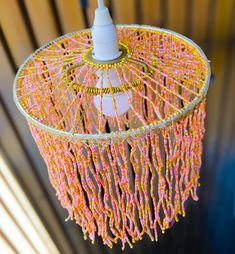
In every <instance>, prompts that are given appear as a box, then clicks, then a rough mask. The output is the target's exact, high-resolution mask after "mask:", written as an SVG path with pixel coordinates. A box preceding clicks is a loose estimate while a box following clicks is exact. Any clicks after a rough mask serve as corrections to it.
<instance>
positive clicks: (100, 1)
mask: <svg viewBox="0 0 235 254" xmlns="http://www.w3.org/2000/svg"><path fill="white" fill-rule="evenodd" d="M98 7H99V9H103V8H104V0H98Z"/></svg>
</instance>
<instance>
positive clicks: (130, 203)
mask: <svg viewBox="0 0 235 254" xmlns="http://www.w3.org/2000/svg"><path fill="white" fill-rule="evenodd" d="M204 118H205V100H204V101H203V102H201V104H200V105H199V107H197V108H195V109H194V111H193V112H192V113H191V114H189V115H188V116H186V117H185V118H183V119H181V120H180V121H179V122H175V123H172V125H171V126H167V127H165V128H163V129H161V130H158V131H152V132H151V133H150V134H149V135H143V136H139V137H136V138H133V139H132V140H131V141H128V142H127V141H122V142H120V143H113V144H112V143H111V144H108V145H107V144H104V145H102V144H98V145H94V144H89V143H88V144H86V145H84V143H73V142H68V141H65V140H60V139H59V138H58V137H55V136H53V135H51V134H49V133H48V132H46V131H44V130H41V129H40V128H38V127H36V126H34V125H32V124H30V128H31V131H32V133H33V136H34V138H35V141H36V143H37V145H38V147H39V150H40V152H41V155H42V156H43V158H44V160H45V162H46V164H47V167H48V172H49V176H50V180H51V183H52V185H53V186H54V188H55V190H56V193H57V196H58V198H59V200H60V202H61V204H62V206H63V207H64V208H66V209H67V210H68V213H69V218H70V219H72V220H75V221H76V223H77V224H79V225H80V226H81V227H82V230H83V233H84V237H85V239H86V238H87V237H89V238H90V239H91V240H92V242H94V240H95V234H96V233H97V234H98V235H99V236H101V237H102V239H103V242H104V244H106V245H108V246H109V247H112V246H113V243H117V241H118V240H119V239H120V240H121V242H122V245H123V248H124V246H125V244H126V243H128V244H129V245H130V247H132V243H134V242H136V241H139V240H141V239H142V237H143V234H147V235H149V237H150V238H151V240H157V239H158V232H159V230H161V231H162V232H163V233H164V231H165V230H166V229H167V228H169V227H170V226H171V225H172V224H173V223H174V222H175V221H178V216H179V215H182V216H185V201H186V200H187V199H188V198H189V197H190V196H191V197H192V198H193V199H194V200H197V199H198V197H197V193H196V190H197V186H198V180H199V169H200V165H201V154H202V138H203V135H204Z"/></svg>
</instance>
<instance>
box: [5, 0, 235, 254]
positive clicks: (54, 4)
mask: <svg viewBox="0 0 235 254" xmlns="http://www.w3.org/2000/svg"><path fill="white" fill-rule="evenodd" d="M106 4H107V5H108V6H109V8H110V11H111V13H112V16H113V18H114V21H115V23H126V24H130V23H138V24H148V25H154V26H158V27H163V28H167V29H171V30H174V31H176V32H179V33H181V34H183V35H186V36H187V37H189V38H191V39H192V40H194V41H195V42H196V43H197V44H198V45H199V46H200V47H201V48H202V49H203V50H204V52H205V53H206V55H207V57H208V59H209V60H211V67H212V73H213V76H212V80H211V85H210V88H209V93H208V97H207V98H208V99H207V117H206V136H205V139H204V153H203V165H202V168H201V187H200V188H199V190H198V193H199V198H200V199H199V201H198V202H190V201H189V202H188V204H187V213H186V214H187V216H186V218H181V219H180V222H179V223H177V224H175V225H174V227H173V228H172V229H170V230H168V231H167V232H166V233H165V234H164V235H161V236H160V239H159V241H158V242H151V241H150V240H149V239H148V238H146V239H144V240H143V241H141V242H139V243H137V244H136V245H135V247H134V249H129V248H128V247H126V249H125V250H124V251H121V248H120V245H118V246H115V247H114V248H113V249H112V250H111V249H109V248H107V247H105V246H104V245H103V244H101V241H100V239H99V238H97V239H96V242H95V244H94V245H92V244H91V243H90V241H88V240H87V241H84V240H83V235H82V232H81V229H80V228H79V226H77V225H76V224H75V223H73V222H71V221H69V222H65V218H66V217H67V213H66V211H65V210H64V209H63V208H62V207H61V206H60V204H59V201H58V200H57V197H56V196H55V191H54V189H53V188H52V186H51V184H50V182H49V179H48V175H47V170H46V166H45V164H44V162H43V160H42V158H41V157H40V155H39V152H38V149H37V147H36V145H35V143H34V141H33V139H32V137H31V135H30V131H29V128H28V127H27V123H26V121H25V119H24V118H23V116H21V114H20V113H19V112H18V110H17V109H16V106H15V105H14V102H13V98H12V84H13V79H14V76H15V74H16V72H17V69H18V67H19V66H20V65H21V64H22V62H23V61H24V60H25V58H26V57H27V56H28V55H29V54H31V53H32V52H33V51H34V50H36V49H37V48H38V47H40V46H41V45H43V44H45V43H47V42H49V41H50V40H52V39H54V38H56V37H58V36H60V35H62V34H64V33H68V32H72V31H76V30H79V29H82V28H86V27H90V26H91V24H92V22H93V15H94V9H95V8H96V0H81V1H80V0H24V1H23V0H0V22H1V23H0V24H1V27H0V38H1V43H0V89H1V90H0V91H1V94H0V134H1V140H0V154H1V155H0V172H1V175H0V183H1V187H0V192H1V204H0V253H1V254H8V253H23V254H28V253H29V254H31V253H39V254H46V253H50V254H56V253H61V254H93V253H94V254H111V253H114V254H118V253H124V254H129V253H130V254H131V253H136V254H142V253H144V254H147V253H149V254H150V253H158V254H161V253H164V254H168V253H173V254H175V253H176V254H191V253H195V254H198V253H202V254H204V253H205V254H210V253H212V254H214V253H215V254H217V253H220V254H221V253H222V254H223V253H235V50H234V49H235V19H234V16H235V12H234V11H235V1H234V0H107V1H106Z"/></svg>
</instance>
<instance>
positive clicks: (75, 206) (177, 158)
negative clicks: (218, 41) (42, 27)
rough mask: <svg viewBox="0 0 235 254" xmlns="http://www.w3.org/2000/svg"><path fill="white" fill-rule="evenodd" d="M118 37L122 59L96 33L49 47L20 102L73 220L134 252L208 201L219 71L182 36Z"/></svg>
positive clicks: (36, 57) (22, 74)
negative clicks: (209, 141)
mask: <svg viewBox="0 0 235 254" xmlns="http://www.w3.org/2000/svg"><path fill="white" fill-rule="evenodd" d="M117 34H118V43H119V48H120V52H121V53H120V55H119V56H118V57H117V58H116V59H115V60H112V61H99V60H97V59H95V58H94V57H93V44H92V36H91V30H90V29H87V30H82V31H79V32H74V33H70V34H66V35H64V36H62V37H59V38H57V39H55V40H54V41H52V42H50V43H48V44H47V45H45V46H43V47H42V48H40V49H39V50H37V51H36V52H35V53H34V54H32V55H31V56H30V57H29V58H28V59H27V60H26V62H25V63H24V64H23V65H22V67H21V68H20V70H19V71H18V74H17V76H16V80H15V85H14V98H15V102H16V105H17V106H18V108H19V110H20V111H21V112H22V113H23V115H24V116H25V117H26V118H27V121H28V124H29V127H30V129H31V132H32V135H33V137H34V139H35V141H36V144H37V146H38V148H39V150H40V153H41V155H42V157H43V159H44V160H45V163H46V165H47V168H48V173H49V177H50V181H51V183H52V185H53V187H54V188H55V190H56V195H57V196H58V198H59V200H60V202H61V205H62V206H63V207H64V208H65V209H67V211H68V219H71V220H74V221H75V222H76V223H77V224H78V225H79V226H80V227H81V228H82V231H83V234H84V237H85V239H86V238H90V239H91V241H92V242H93V241H94V240H95V236H96V235H98V236H100V237H101V238H102V240H103V243H104V244H106V245H108V246H109V247H112V246H113V244H114V243H117V242H118V241H119V240H120V241H121V242H122V245H123V247H124V246H125V245H126V244H129V245H130V247H132V245H133V243H134V242H136V241H139V240H141V239H142V238H143V236H144V234H147V235H148V236H149V237H150V238H151V240H157V239H158V234H159V232H164V231H165V230H166V229H168V228H169V227H171V226H172V225H173V224H174V222H175V221H178V218H179V216H180V215H181V216H185V203H186V201H187V200H188V199H189V198H192V199H193V200H197V199H198V197H197V187H198V185H199V177H200V166H201V155H202V139H203V135H204V132H205V129H204V119H205V114H206V111H205V103H206V100H205V95H206V93H207V89H208V84H209V77H210V67H209V64H208V60H207V58H206V57H205V55H204V54H203V52H202V51H201V49H200V48H199V47H198V46H197V45H196V44H195V43H193V42H192V41H191V40H189V39H187V38H186V37H184V36H182V35H179V34H177V33H174V32H172V31H168V30H164V29H159V28H155V27H150V26H139V25H123V26H122V25H121V26H117Z"/></svg>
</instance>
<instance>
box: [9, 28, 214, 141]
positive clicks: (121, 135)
mask: <svg viewBox="0 0 235 254" xmlns="http://www.w3.org/2000/svg"><path fill="white" fill-rule="evenodd" d="M117 27H118V28H139V29H146V30H148V31H158V32H162V33H166V34H170V35H174V36H176V37H178V38H179V39H182V40H183V41H184V42H186V43H189V44H190V45H191V46H193V47H194V48H195V49H196V50H197V53H198V54H199V55H200V57H201V59H202V60H203V62H204V63H205V66H206V71H205V72H206V73H204V74H205V80H204V81H203V85H202V87H201V88H200V91H199V95H198V96H196V97H195V98H194V99H193V100H192V101H190V103H189V104H188V105H187V106H185V107H183V108H182V109H181V110H180V112H175V113H173V114H172V115H170V116H168V117H166V118H163V119H162V120H159V121H154V122H151V123H150V124H147V125H143V126H141V127H137V128H133V129H130V130H127V131H119V132H118V131H115V132H111V133H95V134H86V133H85V134H84V133H77V132H69V131H64V130H61V129H57V128H55V127H51V126H48V125H46V124H44V123H42V122H41V121H40V119H39V120H38V119H36V118H35V117H33V116H32V115H30V113H29V112H27V110H26V109H25V108H24V106H23V105H22V104H21V102H20V100H19V98H18V95H17V84H18V80H19V77H20V75H21V73H22V72H23V71H24V68H25V67H26V66H27V64H28V63H29V62H30V60H31V59H32V58H33V57H34V56H36V55H37V54H38V53H39V52H41V51H43V50H45V49H46V48H48V47H49V46H50V45H52V44H53V43H56V42H59V41H61V40H63V39H64V38H67V37H68V36H72V35H74V34H77V33H80V32H83V31H87V30H90V29H84V30H80V31H79V32H72V33H69V34H65V35H63V36H60V37H58V38H56V39H55V40H53V41H51V42H49V43H48V44H46V45H44V46H42V47H40V48H39V49H38V50H36V51H35V52H34V53H33V54H31V55H30V56H29V57H28V58H27V59H26V61H25V62H24V63H23V65H22V66H21V67H20V68H19V70H18V72H17V75H16V78H15V80H14V88H13V97H14V101H15V103H16V105H17V107H18V109H19V110H20V111H21V113H22V114H23V115H24V116H25V117H26V119H27V120H28V121H29V122H31V123H32V124H34V125H36V126H38V127H39V128H41V129H44V130H46V131H48V132H49V133H52V134H55V135H57V136H60V137H63V138H65V139H68V140H78V141H81V142H99V141H110V142H114V141H115V140H125V139H129V138H131V137H133V136H136V135H141V134H146V133H149V132H150V131H151V130H155V129H161V128H163V127H164V126H166V125H168V124H170V123H173V122H175V121H178V120H179V119H181V118H182V117H184V116H185V115H187V114H188V113H189V112H190V111H191V110H193V109H194V108H195V107H196V106H197V105H198V104H199V103H200V102H201V101H202V99H203V98H204V97H205V96H206V94H207V90H208V87H209V82H210V75H211V70H210V65H209V61H208V59H207V57H206V55H205V54H204V52H203V51H202V49H201V48H200V47H199V46H198V45H197V44H196V43H194V42H193V41H192V40H190V39H189V38H187V37H185V36H183V35H181V34H179V33H176V32H173V31H171V30H167V29H162V28H157V27H153V26H147V25H117Z"/></svg>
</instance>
